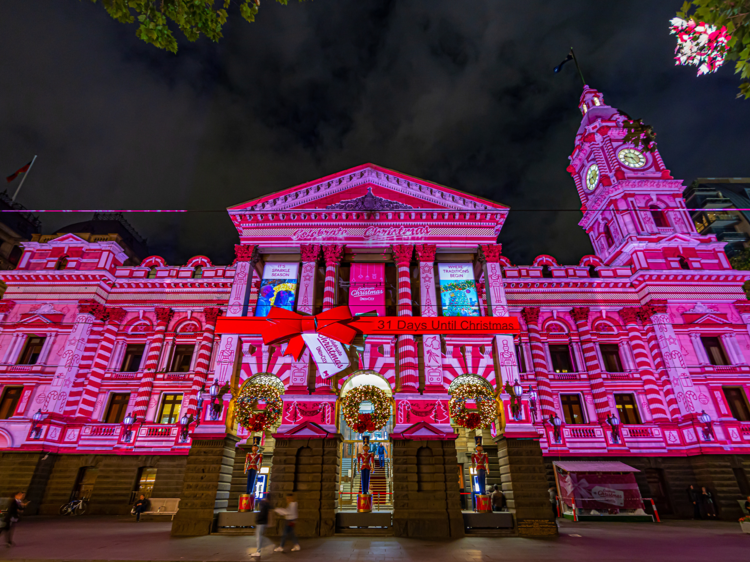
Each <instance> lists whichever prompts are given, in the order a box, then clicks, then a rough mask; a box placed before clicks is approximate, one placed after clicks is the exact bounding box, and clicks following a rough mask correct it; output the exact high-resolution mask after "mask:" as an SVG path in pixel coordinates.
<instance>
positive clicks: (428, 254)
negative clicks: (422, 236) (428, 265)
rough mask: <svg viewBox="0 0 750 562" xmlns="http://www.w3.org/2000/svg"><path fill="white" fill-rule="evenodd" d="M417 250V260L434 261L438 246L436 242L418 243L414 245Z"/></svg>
mask: <svg viewBox="0 0 750 562" xmlns="http://www.w3.org/2000/svg"><path fill="white" fill-rule="evenodd" d="M414 248H415V249H416V251H417V261H419V262H434V261H435V252H437V247H436V246H435V244H417V245H416V246H414Z"/></svg>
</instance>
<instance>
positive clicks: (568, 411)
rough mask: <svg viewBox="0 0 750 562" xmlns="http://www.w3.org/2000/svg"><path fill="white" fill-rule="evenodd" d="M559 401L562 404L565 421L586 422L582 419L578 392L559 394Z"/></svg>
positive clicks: (570, 422) (571, 422)
mask: <svg viewBox="0 0 750 562" xmlns="http://www.w3.org/2000/svg"><path fill="white" fill-rule="evenodd" d="M560 403H561V404H562V409H563V414H564V416H565V423H567V424H574V425H575V424H581V423H586V420H585V419H583V408H582V407H581V397H580V395H578V394H561V395H560Z"/></svg>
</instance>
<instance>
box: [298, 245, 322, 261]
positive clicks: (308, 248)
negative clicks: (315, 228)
mask: <svg viewBox="0 0 750 562" xmlns="http://www.w3.org/2000/svg"><path fill="white" fill-rule="evenodd" d="M300 253H301V254H302V261H303V262H305V263H309V262H316V261H318V256H320V244H303V245H302V246H300Z"/></svg>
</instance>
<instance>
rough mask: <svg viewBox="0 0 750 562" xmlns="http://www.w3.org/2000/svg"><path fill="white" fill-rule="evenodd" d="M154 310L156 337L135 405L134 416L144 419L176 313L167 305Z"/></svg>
mask: <svg viewBox="0 0 750 562" xmlns="http://www.w3.org/2000/svg"><path fill="white" fill-rule="evenodd" d="M154 312H155V314H156V328H155V329H154V339H153V340H152V341H151V345H150V346H149V348H148V356H147V357H146V365H145V366H144V368H143V378H142V379H141V384H140V386H139V387H138V396H137V397H136V399H135V406H134V407H133V417H134V418H135V419H136V420H138V419H140V420H143V419H144V418H145V416H146V412H147V411H148V405H149V402H150V401H151V391H152V390H153V388H154V380H155V379H156V367H157V365H159V358H160V357H161V351H162V346H163V345H164V335H165V333H166V331H167V326H168V325H169V321H170V320H171V319H172V314H173V313H174V312H173V311H172V309H171V308H167V307H157V308H156V309H155V311H154Z"/></svg>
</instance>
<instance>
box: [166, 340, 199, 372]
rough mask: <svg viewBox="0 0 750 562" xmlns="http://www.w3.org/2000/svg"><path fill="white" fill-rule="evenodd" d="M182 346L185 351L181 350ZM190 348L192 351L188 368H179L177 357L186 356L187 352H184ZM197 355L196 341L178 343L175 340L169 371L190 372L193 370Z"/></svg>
mask: <svg viewBox="0 0 750 562" xmlns="http://www.w3.org/2000/svg"><path fill="white" fill-rule="evenodd" d="M180 348H183V351H182V352H180V351H179V350H180ZM186 350H189V351H190V355H189V357H190V359H189V360H188V362H187V369H184V370H183V369H178V368H177V367H178V364H177V359H178V357H183V358H184V357H185V356H187V353H184V351H186ZM194 355H195V343H178V342H176V341H175V342H174V347H173V348H172V357H171V358H170V360H169V369H168V370H167V373H189V372H190V371H191V367H192V366H193V358H194Z"/></svg>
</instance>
